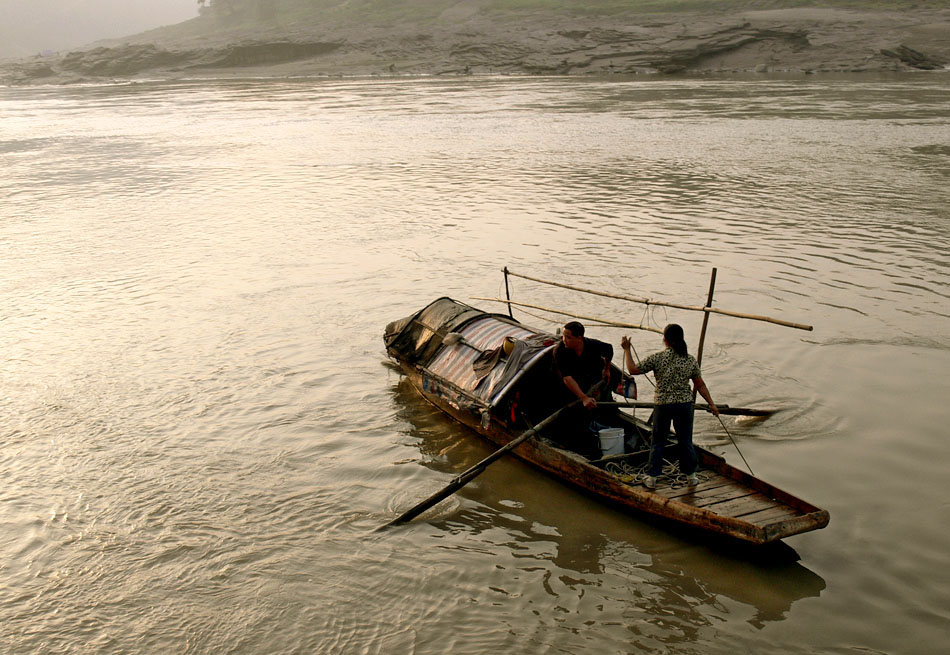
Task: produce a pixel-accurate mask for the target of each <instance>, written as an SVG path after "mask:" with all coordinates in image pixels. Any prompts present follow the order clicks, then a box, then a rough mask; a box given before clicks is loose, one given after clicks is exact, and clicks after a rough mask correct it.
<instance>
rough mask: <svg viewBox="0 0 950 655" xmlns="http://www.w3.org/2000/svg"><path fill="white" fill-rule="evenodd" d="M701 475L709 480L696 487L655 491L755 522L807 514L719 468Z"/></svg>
mask: <svg viewBox="0 0 950 655" xmlns="http://www.w3.org/2000/svg"><path fill="white" fill-rule="evenodd" d="M700 475H701V476H703V477H705V478H706V479H705V480H703V481H702V482H700V483H699V484H698V485H696V486H693V487H690V486H686V485H684V484H665V485H664V484H661V485H659V486H657V488H656V491H654V493H656V494H658V495H660V496H663V497H664V498H668V499H669V500H672V501H675V502H678V503H683V504H684V505H690V506H692V507H696V508H701V509H706V510H709V511H714V512H716V513H717V514H719V515H721V516H729V517H732V518H739V519H742V520H743V521H748V522H750V523H753V524H755V525H768V524H770V523H774V522H776V521H784V520H787V519H789V518H795V517H798V516H802V515H803V514H804V512H801V511H798V510H796V509H795V508H793V507H790V506H788V505H786V504H785V503H783V502H782V501H781V500H777V499H775V498H769V497H768V496H766V495H765V494H763V493H761V492H759V491H756V490H755V489H752V488H750V487H748V486H746V485H743V484H740V483H738V482H736V481H735V480H732V479H730V478H728V477H726V476H724V475H722V474H720V473H718V472H716V471H701V472H700Z"/></svg>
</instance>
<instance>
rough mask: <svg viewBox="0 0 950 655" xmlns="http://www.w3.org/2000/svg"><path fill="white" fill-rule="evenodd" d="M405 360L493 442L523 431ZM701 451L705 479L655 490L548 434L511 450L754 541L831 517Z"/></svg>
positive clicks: (569, 478)
mask: <svg viewBox="0 0 950 655" xmlns="http://www.w3.org/2000/svg"><path fill="white" fill-rule="evenodd" d="M400 365H401V367H402V370H403V372H404V373H405V374H406V376H407V377H408V379H409V381H410V383H411V384H412V385H413V387H415V389H416V390H417V391H418V392H419V394H420V395H421V396H422V397H423V398H424V399H425V400H427V401H428V402H430V403H431V404H432V405H433V406H435V407H436V408H438V409H439V410H441V411H442V412H443V413H445V414H446V415H447V416H449V417H451V418H453V419H454V420H456V421H458V422H459V423H461V424H462V425H464V426H465V427H467V428H468V429H470V430H472V431H473V432H475V433H477V434H478V435H480V436H481V437H483V438H485V439H487V440H488V441H490V442H491V443H493V444H495V445H497V446H504V445H506V444H507V443H508V442H510V441H512V440H513V439H515V438H517V437H518V436H519V434H521V432H520V431H514V430H512V429H510V428H509V427H507V426H505V425H503V424H501V423H500V422H499V421H497V420H496V419H495V418H494V417H492V418H491V419H490V420H489V421H488V422H487V423H486V422H485V421H484V416H483V412H479V411H473V409H472V408H467V407H462V406H460V405H458V404H457V403H455V402H452V401H451V400H449V399H447V398H446V397H445V396H444V395H442V394H440V393H433V392H432V389H439V386H438V384H433V381H432V380H431V379H427V378H428V375H427V374H426V373H425V372H424V371H423V370H421V369H419V368H418V367H415V366H412V365H409V364H406V363H404V362H400ZM628 420H629V421H631V426H633V427H635V428H636V429H638V430H640V431H646V430H648V429H649V428H648V426H647V425H646V424H643V423H642V422H636V421H633V419H628ZM696 453H697V456H698V459H699V465H700V468H701V469H702V470H703V473H704V477H706V478H707V479H706V480H705V481H704V482H703V483H702V484H700V485H697V486H695V487H685V486H681V485H669V484H667V485H664V484H660V485H659V486H658V487H657V489H655V490H648V489H647V488H646V487H644V486H642V485H640V484H631V483H630V482H625V481H624V480H623V479H621V478H620V477H618V476H616V475H614V474H612V473H610V472H608V471H607V470H605V469H604V468H602V467H601V466H597V465H596V464H595V463H591V462H590V460H588V459H586V458H585V457H583V456H582V455H579V454H577V453H574V452H572V451H570V450H566V449H564V448H560V447H558V446H557V445H556V444H554V443H553V442H551V441H550V440H548V439H546V438H544V437H540V436H538V437H535V438H532V439H528V440H527V441H525V442H523V443H521V444H520V445H519V446H517V447H516V448H515V449H514V450H512V454H514V455H515V456H517V457H518V458H519V459H521V460H523V461H524V462H526V463H528V464H530V465H531V466H533V467H535V468H537V469H540V470H542V471H544V472H545V473H547V474H548V475H550V476H552V477H554V478H556V479H558V480H559V481H561V482H562V483H564V484H567V485H569V486H571V487H574V488H575V489H578V490H580V491H582V492H585V493H587V494H589V495H592V496H594V497H595V498H597V499H598V500H600V501H602V502H605V503H608V504H610V505H612V506H614V507H617V508H620V509H622V510H625V511H628V512H632V513H636V514H646V515H650V516H654V517H659V518H662V519H664V520H667V521H673V522H675V523H677V524H680V525H685V526H689V527H690V528H693V529H697V530H701V531H704V532H708V533H715V534H717V535H722V536H725V537H728V538H732V539H737V540H740V541H743V542H747V543H751V544H766V543H769V542H774V541H778V540H781V539H784V538H786V537H790V536H792V535H795V534H800V533H803V532H808V531H811V530H817V529H820V528H823V527H825V526H826V525H827V524H828V521H829V518H830V517H829V514H828V512H827V511H825V510H822V509H820V508H818V507H814V506H812V505H810V504H808V503H805V502H804V501H802V500H800V499H798V498H796V497H795V496H793V495H792V494H789V493H787V492H784V491H782V490H780V489H778V488H776V487H774V486H773V485H770V484H768V483H765V482H763V481H762V480H759V479H758V478H755V477H754V476H751V475H749V474H747V473H744V472H743V471H740V470H739V469H736V468H735V467H733V466H731V465H729V464H728V463H726V462H725V460H723V459H722V458H721V457H718V456H717V455H715V454H713V453H711V452H709V451H707V450H705V449H703V448H699V447H697V448H696ZM726 503H730V505H728V507H729V512H728V513H724V512H723V509H725V507H726V506H725V504H726Z"/></svg>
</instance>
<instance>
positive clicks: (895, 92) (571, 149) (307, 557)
mask: <svg viewBox="0 0 950 655" xmlns="http://www.w3.org/2000/svg"><path fill="white" fill-rule="evenodd" d="M0 115H2V117H3V119H2V123H0V179H2V182H3V183H2V186H0V352H2V357H0V367H2V376H0V384H2V393H0V479H2V480H3V484H2V485H0V525H2V529H0V650H2V651H3V652H8V653H60V652H69V653H107V652H115V653H118V652H122V653H152V652H179V653H186V652H187V653H220V652H230V653H265V652H266V653H418V654H429V653H452V654H453V655H459V654H464V653H472V654H481V653H486V652H489V651H497V652H508V653H525V654H528V653H530V654H532V655H534V654H537V653H562V652H571V653H639V652H650V653H697V652H703V653H733V652H737V651H740V650H741V651H746V652H758V653H814V652H827V653H848V652H858V651H859V652H875V653H878V652H880V653H936V652H943V650H944V649H945V645H946V634H947V627H948V623H947V621H948V617H947V607H950V596H948V591H947V589H948V588H950V587H948V585H947V582H948V580H947V574H946V570H947V564H948V562H947V548H946V544H947V543H948V537H950V527H948V526H950V520H948V519H950V514H948V508H950V504H948V502H947V497H948V492H950V488H948V483H947V475H946V462H947V455H946V425H947V422H948V419H950V414H948V409H947V403H946V397H947V392H948V391H950V383H948V377H947V373H946V372H947V370H948V368H950V329H948V328H950V322H948V316H950V292H948V288H950V287H948V279H950V278H948V262H950V254H948V253H950V209H948V207H950V157H948V151H947V143H948V135H950V83H948V78H947V77H946V76H940V75H933V76H931V75H920V76H905V77H858V76H852V77H849V76H834V77H821V76H807V77H805V76H802V77H788V78H769V77H756V78H731V79H711V78H704V79H681V80H659V79H655V78H649V77H639V78H621V77H616V78H609V79H593V78H591V79H561V78H547V79H544V78H542V79H519V78H504V77H501V78H469V79H450V80H445V79H398V78H397V79H353V80H340V79H334V80H327V79H314V80H305V79H301V80H245V81H222V82H214V81H191V82H189V81H184V82H175V83H163V82H154V83H137V84H128V85H108V86H77V87H68V88H63V87H55V88H54V87H47V88H29V89H15V88H4V89H0ZM504 266H508V267H510V268H511V269H513V270H518V271H521V272H525V273H528V274H534V275H537V276H538V277H543V278H548V279H556V280H560V281H564V282H567V283H573V284H577V285H579V286H586V287H593V288H598V289H603V290H606V291H612V292H615V293H625V294H628V295H637V296H647V297H656V298H666V299H670V300H673V301H675V302H681V303H684V304H697V305H698V304H702V302H703V300H704V299H705V296H706V290H707V284H708V277H709V273H710V269H711V268H713V267H716V268H717V269H718V279H717V289H716V304H717V305H718V306H720V307H723V308H727V309H733V310H736V311H742V312H747V313H755V314H766V315H770V316H777V317H780V318H785V319H788V320H792V321H795V322H800V323H807V324H811V325H814V327H815V329H814V331H812V332H802V331H796V330H791V329H787V328H781V327H777V326H773V325H768V324H764V323H753V322H750V321H741V320H736V319H731V318H727V317H722V316H714V317H712V319H711V321H710V331H709V336H708V337H707V343H706V350H705V355H704V364H703V372H704V377H705V378H706V381H707V383H708V385H709V388H710V390H711V391H712V393H713V395H714V397H716V398H717V399H718V400H720V402H727V403H729V404H732V405H738V406H751V407H769V408H777V409H780V410H781V411H780V412H779V413H778V414H776V415H775V416H774V417H772V418H770V419H768V420H766V421H754V422H749V421H747V422H737V423H731V424H730V429H731V431H732V434H733V436H734V437H735V438H736V441H737V443H738V445H739V447H740V448H741V449H742V453H743V454H744V455H745V457H746V459H747V460H748V461H749V463H750V464H751V465H752V467H753V468H754V470H755V472H756V474H757V475H759V476H760V477H762V478H764V479H766V480H768V481H770V482H772V483H774V484H776V485H778V486H780V487H782V488H784V489H787V490H788V491H791V492H792V493H795V494H797V495H800V496H801V497H803V498H805V499H806V500H808V501H810V502H812V503H815V504H817V505H819V506H822V507H825V508H827V509H828V510H829V511H830V512H831V523H830V525H829V526H828V528H826V529H824V530H821V531H818V532H813V533H809V534H806V535H800V536H796V537H792V538H790V539H788V540H787V541H786V542H785V547H784V548H782V549H778V550H775V551H770V552H767V553H763V554H758V555H751V554H749V553H747V552H744V551H741V550H739V549H733V548H730V547H728V546H725V547H724V546H722V545H721V544H713V543H709V542H708V541H707V540H706V539H704V538H703V537H702V536H699V535H695V534H689V533H683V532H681V531H676V530H671V529H669V528H668V527H667V526H663V525H658V524H655V523H653V522H651V521H649V520H646V519H644V518H642V517H640V518H637V517H630V516H627V515H624V514H620V513H618V512H616V511H614V510H611V509H609V508H605V507H602V506H600V505H598V504H596V503H594V502H592V501H591V500H590V499H588V498H586V497H584V496H582V495H579V494H577V493H575V492H573V491H571V490H569V489H566V488H564V487H562V486H561V485H559V484H558V483H557V482H555V481H553V480H550V479H547V478H544V477H543V476H540V475H538V474H536V473H535V472H533V471H532V470H530V469H529V468H527V467H526V466H524V465H522V464H520V463H519V462H517V461H513V460H502V461H500V462H498V463H497V464H495V465H494V466H492V467H491V469H489V471H488V472H487V473H485V474H484V475H483V476H481V477H480V478H479V479H478V480H477V481H476V482H475V483H473V484H472V485H470V486H469V487H467V488H466V489H465V490H463V491H462V492H461V493H460V494H458V496H456V497H455V498H454V499H453V500H452V501H451V502H448V503H445V504H444V505H442V506H440V507H439V509H438V511H437V512H435V514H433V515H430V516H429V517H428V518H427V519H426V520H422V521H416V522H414V523H413V524H411V525H409V526H406V527H403V528H399V529H397V530H392V531H388V532H385V533H374V532H373V530H374V529H375V528H376V527H377V526H379V525H380V524H382V523H384V522H386V521H388V520H390V519H391V518H393V517H394V516H395V515H396V514H397V513H399V512H400V511H402V510H404V509H407V508H408V507H409V506H411V505H412V504H413V503H415V502H418V501H419V500H421V499H422V498H424V497H425V496H427V495H428V494H430V493H432V492H433V491H435V490H436V489H438V488H439V487H441V486H442V485H444V484H445V483H447V482H448V480H449V479H450V478H451V477H452V476H453V475H454V474H456V473H458V472H460V471H462V470H464V469H465V468H467V467H468V466H470V465H471V464H473V463H474V462H476V461H478V460H479V459H481V458H482V457H484V456H485V455H486V454H487V453H488V452H490V448H489V447H488V446H487V445H486V444H484V443H483V442H481V441H480V440H479V439H478V438H477V437H475V436H474V435H472V434H469V433H467V432H465V431H464V430H463V429H461V428H460V427H459V426H457V425H455V424H453V423H452V422H450V421H448V420H446V419H445V418H444V417H442V416H441V415H440V414H438V413H437V412H436V411H434V410H433V409H432V408H430V407H429V406H427V405H426V404H425V403H423V402H422V401H420V399H419V398H418V397H417V395H416V394H415V393H414V392H413V391H412V390H411V389H410V388H408V387H407V385H406V384H405V382H404V381H402V380H401V377H400V375H399V373H398V371H397V370H396V369H394V368H393V367H392V366H391V365H388V364H387V363H386V361H385V355H384V352H383V348H382V340H381V336H382V331H383V328H384V326H385V324H386V323H387V322H389V321H391V320H393V319H396V318H400V317H402V316H404V315H406V314H408V313H410V312H412V311H415V310H416V309H418V308H419V307H421V306H422V305H423V304H425V303H427V302H429V301H430V300H432V299H434V298H436V297H438V296H440V295H449V296H452V297H455V298H457V299H459V300H463V301H469V302H472V303H473V304H476V305H486V304H487V303H480V302H476V301H471V300H470V298H471V297H472V296H500V295H503V294H504V284H503V279H502V275H501V272H500V271H501V269H502V267H504ZM512 291H513V294H514V297H515V299H516V300H522V301H524V302H527V303H532V304H538V305H542V306H548V307H555V308H563V309H568V310H570V309H573V310H576V311H577V312H578V313H581V314H585V315H589V316H603V317H605V318H612V319H617V320H624V321H628V322H648V323H650V324H651V325H655V326H660V327H662V325H664V324H665V323H667V322H669V321H677V322H681V323H682V324H683V325H684V326H685V328H686V332H687V340H688V341H689V343H690V346H691V347H692V348H695V344H696V340H697V337H698V331H699V326H700V322H701V319H700V318H699V315H698V314H691V313H686V312H682V311H677V310H672V309H670V310H664V309H661V308H657V307H653V308H650V309H646V310H645V309H644V308H643V307H642V306H639V305H631V304H622V303H618V302H616V301H609V300H607V299H603V298H596V297H585V296H579V295H576V294H570V293H568V292H565V291H564V290H559V289H555V288H550V287H544V286H541V285H537V284H534V283H530V282H527V281H524V280H516V281H514V283H513V289H512ZM493 308H495V309H498V310H499V311H500V310H501V308H500V307H498V306H495V307H493ZM533 313H534V314H536V315H529V314H525V313H520V312H518V311H517V310H516V312H515V316H516V317H517V318H519V320H522V321H524V322H526V323H529V324H531V325H535V326H539V327H544V328H548V329H554V328H555V327H556V326H557V325H558V323H559V322H560V321H561V320H563V319H562V318H560V317H555V316H552V315H549V314H544V313H542V312H533ZM626 333H630V334H631V335H632V338H633V339H634V345H635V346H636V348H637V349H638V351H639V352H640V353H641V354H645V353H647V352H652V350H655V349H657V348H658V347H659V346H660V344H659V343H658V337H657V336H656V335H655V334H653V333H649V332H630V331H623V330H617V329H608V328H603V327H596V326H595V327H591V334H592V335H594V336H596V337H598V338H601V339H605V340H608V341H610V342H612V343H614V344H615V345H618V344H619V341H620V337H621V336H622V335H623V334H626ZM641 387H642V388H643V389H644V391H645V393H646V394H648V393H649V392H648V390H647V389H648V385H643V384H641ZM697 441H699V442H700V443H702V444H704V445H706V446H707V447H709V448H711V449H712V450H714V451H715V452H717V453H720V454H722V455H723V456H724V457H726V459H727V460H728V461H730V462H731V463H733V464H735V465H737V466H742V462H741V460H740V459H739V456H738V454H737V452H736V451H735V449H734V447H733V446H732V444H731V443H730V442H729V440H728V438H727V437H726V436H725V435H724V434H723V433H722V430H721V427H720V426H719V425H718V423H716V422H713V421H712V419H711V418H709V417H704V416H701V417H699V418H698V422H697ZM911 635H912V636H911Z"/></svg>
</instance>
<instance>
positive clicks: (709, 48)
mask: <svg viewBox="0 0 950 655" xmlns="http://www.w3.org/2000/svg"><path fill="white" fill-rule="evenodd" d="M948 37H950V10H939V9H938V10H928V11H914V12H908V11H903V12H888V11H847V10H839V9H814V8H811V9H809V8H795V9H773V10H762V11H745V12H737V13H734V14H717V15H700V14H675V13H667V14H650V15H624V16H611V17H566V16H551V15H547V14H525V13H519V14H518V15H499V14H498V13H497V12H496V13H493V14H487V13H484V12H482V11H480V9H479V4H478V3H477V2H472V3H460V5H459V6H458V7H457V8H455V9H454V13H448V14H444V15H443V16H442V17H440V20H438V21H434V22H430V23H427V24H425V25H414V24H405V25H398V24H397V25H391V26H388V27H385V28H383V27H366V26H346V25H332V26H329V25H328V26H325V27H323V29H300V28H299V27H297V26H283V27H280V26H276V27H274V28H272V29H269V30H267V31H256V32H243V33H242V32H233V31H232V32H230V33H228V35H227V37H217V38H215V39H212V40H209V39H208V37H207V36H201V37H200V38H199V37H196V36H189V35H188V33H187V31H186V30H177V31H176V30H165V31H160V30H158V31H153V32H150V33H146V34H143V35H137V36H135V37H130V38H128V39H124V40H123V41H122V42H112V43H106V44H102V45H100V46H99V47H95V48H91V49H87V50H82V51H77V52H72V53H69V54H66V55H59V56H53V57H45V58H35V59H30V60H21V61H17V62H12V63H8V64H6V65H5V66H3V67H0V81H2V82H3V83H6V84H51V83H52V84H55V83H70V82H82V81H97V80H110V79H135V78H141V77H148V78H152V79H154V78H180V77H189V78H194V77H199V78H200V77H228V76H274V77H284V76H321V75H391V74H419V75H443V74H468V73H472V74H482V73H509V74H564V75H581V74H604V73H628V74H629V73H667V74H675V73H732V72H904V71H920V70H948V68H947V65H948V63H950V38H948Z"/></svg>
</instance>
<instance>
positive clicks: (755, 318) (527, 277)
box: [479, 269, 814, 332]
mask: <svg viewBox="0 0 950 655" xmlns="http://www.w3.org/2000/svg"><path fill="white" fill-rule="evenodd" d="M503 271H504V272H505V273H507V274H508V275H513V276H514V277H520V278H523V279H525V280H531V281H532V282H540V283H541V284H550V285H551V286H555V287H561V288H563V289H570V290H571V291H580V292H582V293H589V294H593V295H595V296H603V297H605V298H614V299H616V300H626V301H628V302H635V303H640V304H643V305H657V306H658V307H672V308H674V309H686V310H689V311H693V312H706V313H707V314H721V315H723V316H732V317H734V318H747V319H750V320H753V321H764V322H766V323H774V324H775V325H782V326H785V327H790V328H795V329H796V330H807V331H809V332H810V331H811V330H813V329H814V328H813V327H812V326H811V325H803V324H801V323H792V322H791V321H783V320H781V319H778V318H771V317H769V316H759V315H758V314H743V313H741V312H733V311H729V310H728V309H717V308H715V307H700V306H698V305H680V304H678V303H672V302H664V301H661V300H652V299H650V298H637V297H635V296H625V295H618V294H613V293H606V292H604V291H596V290H594V289H585V288H583V287H575V286H572V285H570V284H564V283H562V282H552V281H551V280H543V279H541V278H537V277H531V276H530V275H522V274H521V273H514V272H513V271H511V270H510V269H503ZM479 300H491V299H490V298H480V299H479ZM502 302H506V303H507V302H510V301H508V300H504V301H502ZM511 304H513V305H515V304H517V303H514V302H512V303H511ZM525 306H526V307H530V306H531V305H525ZM536 309H540V308H536ZM545 311H552V310H545ZM556 313H559V314H565V313H566V312H556ZM567 315H568V316H572V314H567ZM577 318H584V317H583V316H579V317H577ZM595 320H599V319H595ZM617 325H619V324H617ZM623 327H634V326H626V325H624V326H623ZM642 329H650V330H652V328H642ZM656 331H658V330H654V332H656Z"/></svg>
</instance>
